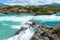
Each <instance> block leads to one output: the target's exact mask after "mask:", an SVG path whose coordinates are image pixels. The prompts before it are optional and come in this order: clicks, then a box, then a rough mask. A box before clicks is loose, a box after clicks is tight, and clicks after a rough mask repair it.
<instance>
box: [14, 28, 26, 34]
mask: <svg viewBox="0 0 60 40" xmlns="http://www.w3.org/2000/svg"><path fill="white" fill-rule="evenodd" d="M26 29H27V28H24V27H21V29H20V30H18V31H17V32H16V33H15V35H18V34H19V33H20V32H21V31H24V30H26Z"/></svg>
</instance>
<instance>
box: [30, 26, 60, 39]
mask: <svg viewBox="0 0 60 40" xmlns="http://www.w3.org/2000/svg"><path fill="white" fill-rule="evenodd" d="M54 30H56V28H52V27H47V26H40V27H39V28H37V31H36V32H35V34H34V35H33V37H32V38H31V40H60V31H59V32H57V33H53V32H54Z"/></svg>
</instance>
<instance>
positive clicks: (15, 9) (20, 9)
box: [0, 5, 60, 14]
mask: <svg viewBox="0 0 60 40" xmlns="http://www.w3.org/2000/svg"><path fill="white" fill-rule="evenodd" d="M38 12H39V13H41V14H54V13H56V12H60V7H50V6H19V5H14V6H7V7H3V8H1V9H0V13H6V14H7V13H32V14H33V13H38Z"/></svg>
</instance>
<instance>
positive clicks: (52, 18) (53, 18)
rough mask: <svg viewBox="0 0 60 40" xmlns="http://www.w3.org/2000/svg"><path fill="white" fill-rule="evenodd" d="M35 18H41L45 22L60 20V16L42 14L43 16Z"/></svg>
mask: <svg viewBox="0 0 60 40" xmlns="http://www.w3.org/2000/svg"><path fill="white" fill-rule="evenodd" d="M33 20H40V21H42V22H45V21H60V16H54V15H41V16H35V17H34V19H33Z"/></svg>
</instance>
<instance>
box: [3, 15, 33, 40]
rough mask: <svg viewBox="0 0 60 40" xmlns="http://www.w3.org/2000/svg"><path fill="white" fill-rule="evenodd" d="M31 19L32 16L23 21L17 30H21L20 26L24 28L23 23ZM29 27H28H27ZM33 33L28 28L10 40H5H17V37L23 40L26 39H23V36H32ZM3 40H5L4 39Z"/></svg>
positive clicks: (9, 39)
mask: <svg viewBox="0 0 60 40" xmlns="http://www.w3.org/2000/svg"><path fill="white" fill-rule="evenodd" d="M32 18H33V16H30V17H29V18H28V19H27V20H25V21H24V22H23V23H22V24H21V25H20V27H17V28H18V29H20V28H21V26H23V27H24V26H25V23H26V22H28V21H29V20H31V19H32ZM28 27H29V26H28ZM13 28H14V27H13ZM33 33H34V32H32V31H31V30H30V29H29V28H28V29H27V30H26V31H22V32H21V33H19V34H18V35H15V36H13V37H11V38H8V39H7V40H18V39H19V37H21V38H20V39H21V40H23V39H24V38H26V37H24V38H23V36H24V35H25V36H27V37H28V36H32V35H33ZM22 34H23V35H22ZM20 39H19V40H20ZM4 40H5V39H4Z"/></svg>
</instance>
